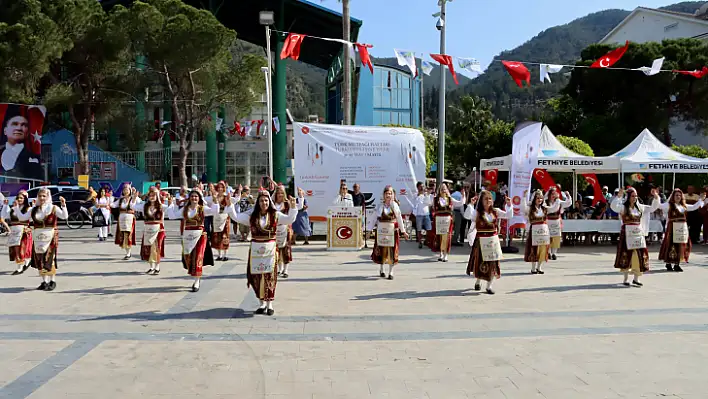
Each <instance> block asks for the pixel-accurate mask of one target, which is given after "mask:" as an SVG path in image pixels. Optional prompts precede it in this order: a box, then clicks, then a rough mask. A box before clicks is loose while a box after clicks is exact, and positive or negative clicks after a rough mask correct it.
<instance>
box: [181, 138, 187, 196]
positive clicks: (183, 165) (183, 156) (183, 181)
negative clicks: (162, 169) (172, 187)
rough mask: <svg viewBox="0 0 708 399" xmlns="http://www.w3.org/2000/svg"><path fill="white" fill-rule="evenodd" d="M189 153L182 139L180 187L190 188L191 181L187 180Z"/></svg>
mask: <svg viewBox="0 0 708 399" xmlns="http://www.w3.org/2000/svg"><path fill="white" fill-rule="evenodd" d="M188 155H189V151H187V148H186V147H185V143H184V142H183V140H182V139H181V138H180V141H179V186H180V187H189V179H187V156H188Z"/></svg>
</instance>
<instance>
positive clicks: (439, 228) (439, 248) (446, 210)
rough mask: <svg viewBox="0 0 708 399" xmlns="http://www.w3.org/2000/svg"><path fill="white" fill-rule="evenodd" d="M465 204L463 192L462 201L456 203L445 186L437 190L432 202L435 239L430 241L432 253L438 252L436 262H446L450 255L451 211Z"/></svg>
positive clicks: (452, 226)
mask: <svg viewBox="0 0 708 399" xmlns="http://www.w3.org/2000/svg"><path fill="white" fill-rule="evenodd" d="M464 203H465V191H464V189H463V190H462V201H457V200H456V199H454V198H452V197H451V196H450V190H449V189H448V188H447V184H445V183H443V184H442V185H441V186H440V188H439V189H438V195H437V196H436V197H435V200H434V201H433V212H434V216H435V219H434V220H435V228H434V230H435V238H434V239H433V240H432V247H431V248H432V250H433V252H439V253H440V256H439V257H438V262H447V255H448V254H449V253H450V246H451V244H452V232H453V231H454V227H455V224H454V223H453V221H452V220H453V217H452V211H453V208H454V207H455V206H460V205H463V204H464Z"/></svg>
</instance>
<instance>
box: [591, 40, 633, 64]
mask: <svg viewBox="0 0 708 399" xmlns="http://www.w3.org/2000/svg"><path fill="white" fill-rule="evenodd" d="M628 48H629V40H628V41H627V42H626V43H625V44H624V47H618V48H616V49H614V50H612V51H610V52H609V53H607V54H605V55H603V56H602V58H600V59H598V60H597V61H595V62H593V63H592V65H590V68H609V67H611V66H612V65H614V64H615V63H616V62H617V61H619V60H620V58H622V56H623V55H624V53H626V52H627V49H628Z"/></svg>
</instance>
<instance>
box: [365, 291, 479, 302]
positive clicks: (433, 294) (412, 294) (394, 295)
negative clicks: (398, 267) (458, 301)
mask: <svg viewBox="0 0 708 399" xmlns="http://www.w3.org/2000/svg"><path fill="white" fill-rule="evenodd" d="M469 291H471V292H469ZM480 293H481V291H474V290H473V289H472V288H465V289H461V290H442V291H428V292H418V291H400V292H388V293H383V294H373V295H358V296H355V297H354V299H353V300H354V301H370V300H373V299H415V298H440V297H447V296H475V295H479V294H480Z"/></svg>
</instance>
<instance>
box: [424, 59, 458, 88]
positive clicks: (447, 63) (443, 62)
mask: <svg viewBox="0 0 708 399" xmlns="http://www.w3.org/2000/svg"><path fill="white" fill-rule="evenodd" d="M430 57H431V58H432V59H434V60H435V61H437V62H439V63H440V65H445V66H447V67H448V68H449V69H450V73H451V74H452V79H453V80H454V81H455V84H456V85H459V84H460V82H458V81H457V74H456V73H455V65H453V63H452V57H450V56H449V55H447V54H430Z"/></svg>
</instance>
